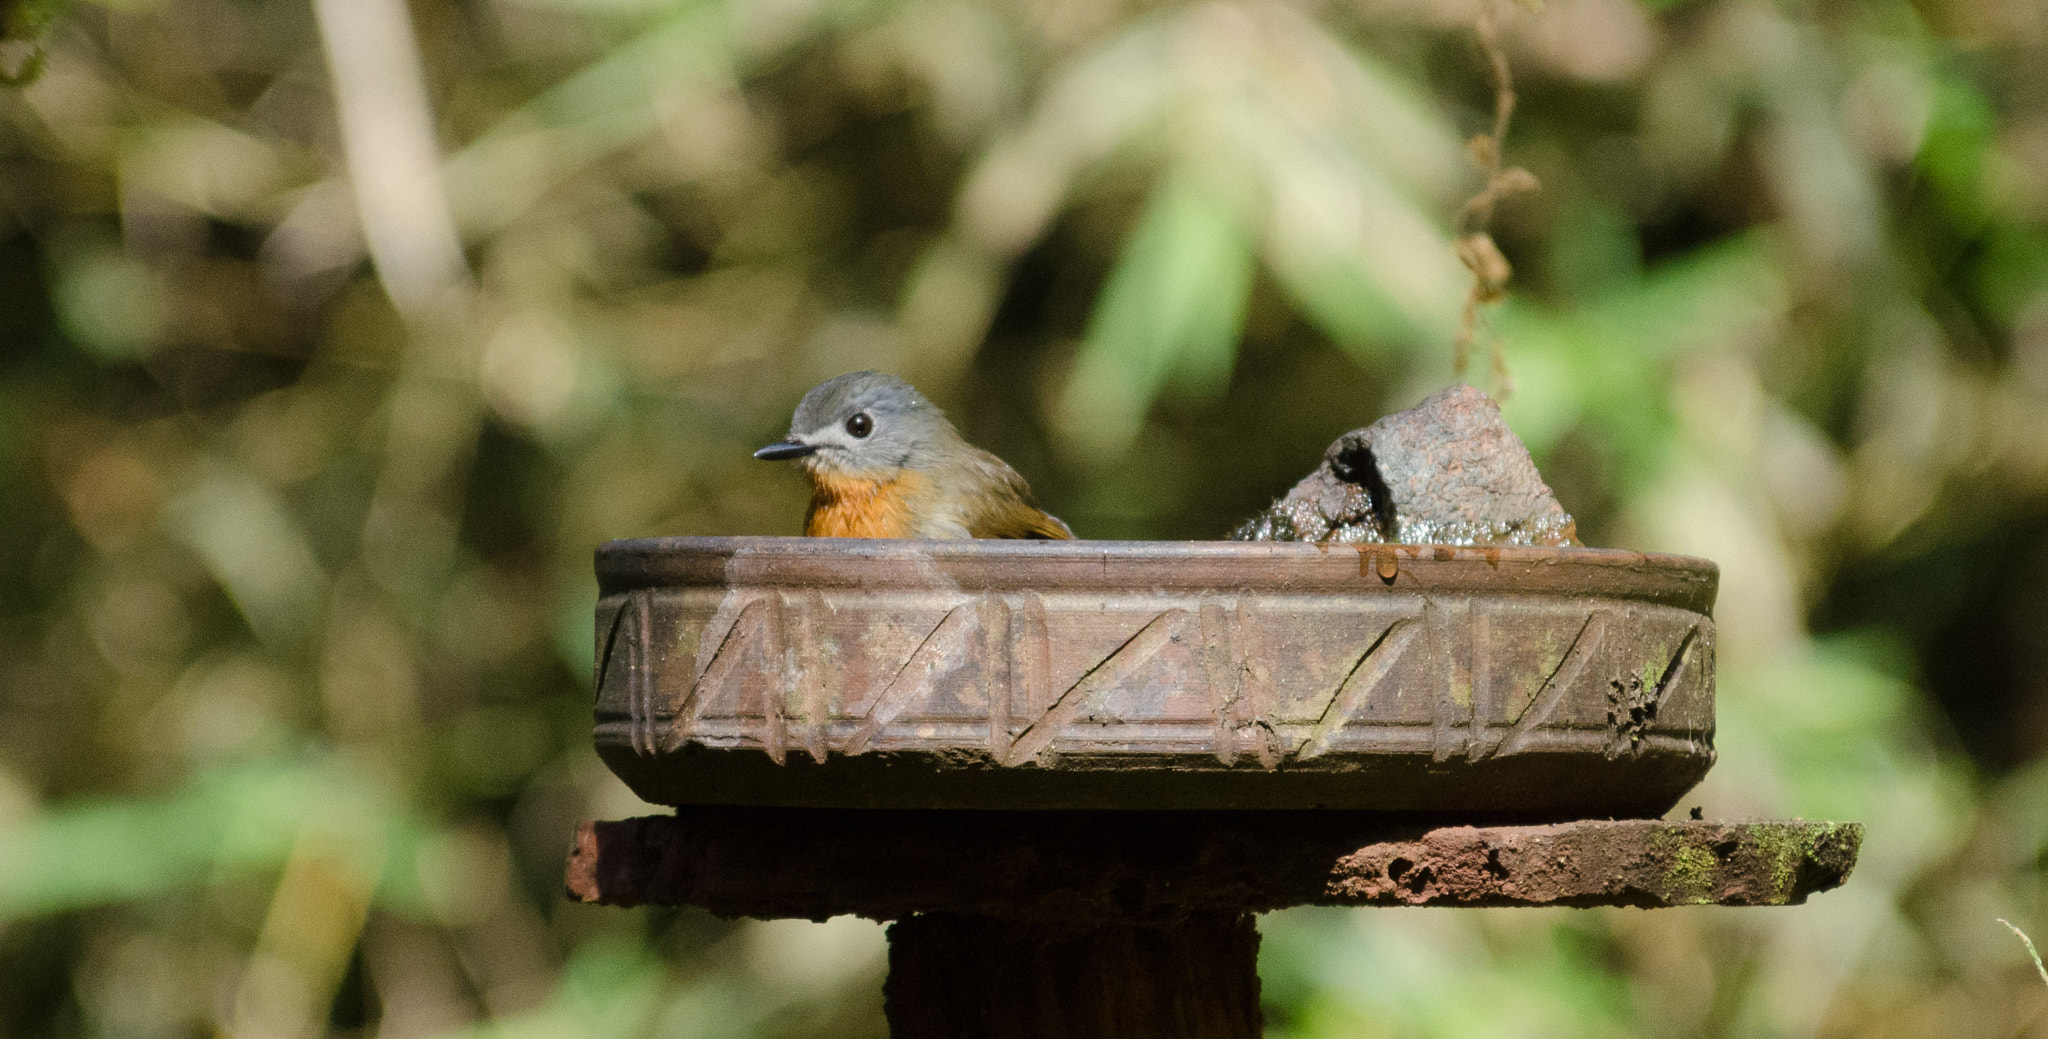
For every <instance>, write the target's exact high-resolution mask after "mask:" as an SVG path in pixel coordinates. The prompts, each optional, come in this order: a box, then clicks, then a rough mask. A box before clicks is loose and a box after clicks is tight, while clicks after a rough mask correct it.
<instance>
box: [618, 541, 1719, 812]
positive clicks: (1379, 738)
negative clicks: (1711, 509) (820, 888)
mask: <svg viewBox="0 0 2048 1039" xmlns="http://www.w3.org/2000/svg"><path fill="white" fill-rule="evenodd" d="M597 573H598V580H599V586H600V590H601V591H600V594H601V598H600V600H599V603H598V609H597V613H598V617H597V621H598V623H597V638H598V645H597V649H598V654H597V660H598V664H597V712H596V714H597V718H596V721H597V726H596V742H597V748H598V750H599V752H600V754H601V755H602V756H603V757H604V760H605V762H606V763H607V764H608V765H609V766H610V767H611V768H612V770H613V771H614V772H616V773H617V774H618V775H619V776H620V777H621V778H623V779H624V780H625V781H626V783H627V784H628V785H630V786H631V787H632V789H633V790H634V792H635V793H637V794H639V795H640V796H641V797H642V798H644V799H646V800H649V801H653V802H657V803H661V804H669V805H679V806H682V805H749V806H768V807H790V808H892V809H908V808H917V809H928V808H951V809H1019V810H1026V809H1144V810H1150V809H1246V808H1255V809H1309V808H1319V809H1354V810H1369V811H1378V812H1402V813H1426V814H1428V815H1430V816H1433V817H1438V818H1442V817H1457V818H1466V819H1493V820H1532V821H1547V820H1563V819H1585V818H1607V817H1614V818H1646V817H1651V816H1656V815H1659V814H1661V813H1663V812H1665V811H1666V810H1668V809H1669V808H1671V807H1672V806H1673V805H1674V804H1676V803H1677V801H1678V799H1679V798H1680V797H1682V796H1684V794H1685V792H1686V791H1687V790H1689V789H1691V788H1692V786H1693V785H1694V784H1695V783H1697V782H1698V781H1699V779H1700V778H1701V777H1702V776H1703V775H1705V774H1706V771H1707V769H1708V768H1709V767H1710V766H1711V765H1712V764H1713V761H1714V749H1713V733H1714V677H1713V676H1714V622H1713V620H1712V617H1711V612H1712V608H1713V603H1714V594H1715V588H1716V583H1717V578H1718V573H1719V572H1718V569H1717V568H1716V567H1715V565H1714V564H1713V563H1710V562H1707V561H1705V560H1700V559H1690V558H1685V557H1681V556H1668V555H1646V554H1642V553H1636V552H1623V551H1614V550H1607V549H1591V548H1549V547H1543V548H1532V547H1498V548H1493V547H1487V548H1466V547H1446V546H1413V545H1399V546H1395V545H1316V544H1298V543H1270V542H1269V543H1244V542H1134V541H1043V542H1026V541H898V540H851V539H833V538H776V537H734V538H660V539H649V540H633V541H615V542H612V543H611V544H608V545H606V546H604V547H603V548H601V549H599V550H598V553H597Z"/></svg>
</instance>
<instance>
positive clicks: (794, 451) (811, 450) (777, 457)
mask: <svg viewBox="0 0 2048 1039" xmlns="http://www.w3.org/2000/svg"><path fill="white" fill-rule="evenodd" d="M817 451H818V445H816V444H806V443H804V442H803V441H801V440H778V441H776V442H775V443H772V444H769V445H768V446H767V447H764V448H762V449H761V450H759V451H756V452H754V457H755V458H758V459H760V460H762V461H764V462H782V461H787V460H789V459H791V458H802V457H803V456H805V455H809V454H816V453H817Z"/></svg>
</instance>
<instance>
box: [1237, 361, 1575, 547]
mask: <svg viewBox="0 0 2048 1039" xmlns="http://www.w3.org/2000/svg"><path fill="white" fill-rule="evenodd" d="M1230 536H1231V539H1232V540H1235V541H1319V542H1324V541H1336V542H1344V543H1356V544H1386V543H1392V544H1402V545H1576V544H1578V543H1579V541H1578V536H1577V529H1576V525H1575V524H1574V523H1573V521H1572V517H1571V515H1570V514H1569V513H1567V512H1565V511H1564V507H1563V506H1562V505H1559V504H1558V501H1557V495H1556V494H1554V493H1552V492H1551V490H1550V488H1549V486H1548V485H1546V484H1545V483H1544V482H1543V477H1542V475H1541V474H1539V473H1538V472H1537V471H1536V463H1535V462H1534V461H1532V460H1531V459H1530V458H1529V449H1528V448H1527V447H1525V446H1523V444H1522V441H1521V439H1520V438H1519V437H1517V436H1515V434H1514V431H1513V430H1511V429H1509V428H1508V425H1507V422H1505V421H1504V420H1502V418H1501V414H1500V405H1498V404H1495V403H1494V402H1493V398H1491V397H1488V396H1487V395H1486V394H1484V393H1481V392H1480V391H1478V390H1477V389H1474V388H1473V387H1471V386H1468V385H1464V384H1462V383H1461V384H1459V385H1457V386H1453V387H1451V388H1450V389H1447V390H1444V391H1442V392H1440V393H1437V394H1436V395H1434V396H1432V397H1430V398H1429V399H1428V400H1425V401H1423V402H1422V403H1421V404H1418V405H1416V406H1415V407H1413V408H1410V409H1408V410H1407V411H1402V412H1397V413H1395V414H1392V415H1388V416H1386V417H1385V418H1382V419H1380V420H1379V421H1378V422H1375V423H1373V424H1372V425H1370V426H1367V427H1365V428H1364V429H1354V430H1352V431H1351V432H1349V433H1346V434H1344V435H1343V436H1341V437H1338V438H1337V442H1336V443H1334V444H1331V445H1330V447H1329V450H1327V451H1324V452H1323V461H1322V464H1321V465H1319V466H1317V467H1316V470H1315V472H1312V473H1310V474H1309V475H1308V476H1307V477H1305V478H1303V480H1302V481H1301V482H1300V483H1298V484H1295V485H1294V489H1293V490H1290V491H1288V492H1287V493H1286V494H1285V495H1284V496H1282V497H1281V498H1280V500H1278V501H1276V502H1274V503H1273V504H1272V506H1271V507H1269V508H1267V509H1266V511H1264V512H1261V513H1259V514H1258V515H1257V516H1254V517H1252V518H1251V519H1249V520H1247V521H1245V523H1244V524H1243V525H1242V526H1239V527H1238V528H1237V530H1235V531H1233V532H1232V533H1231V535H1230Z"/></svg>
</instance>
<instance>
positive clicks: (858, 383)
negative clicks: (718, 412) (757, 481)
mask: <svg viewBox="0 0 2048 1039" xmlns="http://www.w3.org/2000/svg"><path fill="white" fill-rule="evenodd" d="M959 436H960V434H959V433H958V432H956V431H955V430H954V429H953V424H952V423H951V422H948V421H946V416H945V413H944V412H941V411H940V410H939V409H938V408H937V406H935V405H933V404H932V402H931V401H928V400H926V399H924V395H923V394H921V393H919V392H917V389H916V388H915V387H913V386H911V385H910V384H909V383H907V382H904V381H903V380H902V379H899V378H897V377H895V376H893V375H888V374H885V373H882V372H851V373H849V374H846V375H841V376H839V377H838V378H834V379H827V380H826V381H824V382H821V383H819V384H818V385H816V386H813V387H811V392H809V393H806V394H804V399H803V400H801V401H799V402H798V403H797V406H796V414H795V415H794V416H793V417H792V418H791V419H790V422H789V436H788V438H787V439H784V440H780V441H777V442H776V443H773V444H769V445H768V446H767V447H764V448H762V449H760V450H759V451H756V452H754V457H755V458H759V459H763V460H766V461H781V460H784V459H799V460H801V461H802V463H803V465H804V466H805V467H806V468H808V469H810V470H811V471H812V472H814V473H818V474H821V475H830V476H839V477H862V478H869V479H888V478H890V477H893V476H894V475H895V474H896V473H898V472H900V471H901V470H903V469H906V468H914V466H912V464H911V463H912V461H913V459H916V458H919V457H923V456H925V455H927V454H929V453H930V452H932V451H934V450H939V449H943V447H944V446H945V445H947V444H949V443H950V442H952V441H955V440H958V439H959Z"/></svg>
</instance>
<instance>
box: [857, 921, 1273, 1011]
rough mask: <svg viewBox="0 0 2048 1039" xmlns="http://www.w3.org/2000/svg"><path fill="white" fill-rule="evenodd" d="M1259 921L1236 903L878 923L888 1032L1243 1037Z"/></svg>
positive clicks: (1255, 994)
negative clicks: (1081, 917)
mask: <svg viewBox="0 0 2048 1039" xmlns="http://www.w3.org/2000/svg"><path fill="white" fill-rule="evenodd" d="M1258 958H1259V932H1258V929H1257V928H1256V927H1254V926H1253V923H1252V917H1251V916H1250V915H1249V914H1244V913H1235V914H1234V913H1203V914H1196V915H1190V916H1188V917H1184V918H1182V919H1178V920H1173V921H1168V922H1159V923H1140V922H1135V921H1130V920H1117V919H1108V920H1098V921H1091V922H1089V923H1087V924H1082V925H1078V926H1077V924H1076V922H1075V921H1049V920H1048V921H1025V920H1004V919H996V918H991V917H985V916H967V915H962V914H956V913H932V914H927V915H922V916H913V917H911V918H909V919H907V920H901V921H898V922H897V923H895V924H893V925H891V926H890V928H889V980H888V982H887V983H886V984H885V985H884V986H883V989H882V992H883V1001H884V1002H883V1006H884V1008H885V1010H886V1012H887V1013H888V1016H889V1033H890V1035H891V1036H892V1037H893V1039H1253V1037H1256V1036H1257V1035H1258V1034H1259V1031H1260V1013H1259V973H1258Z"/></svg>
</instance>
